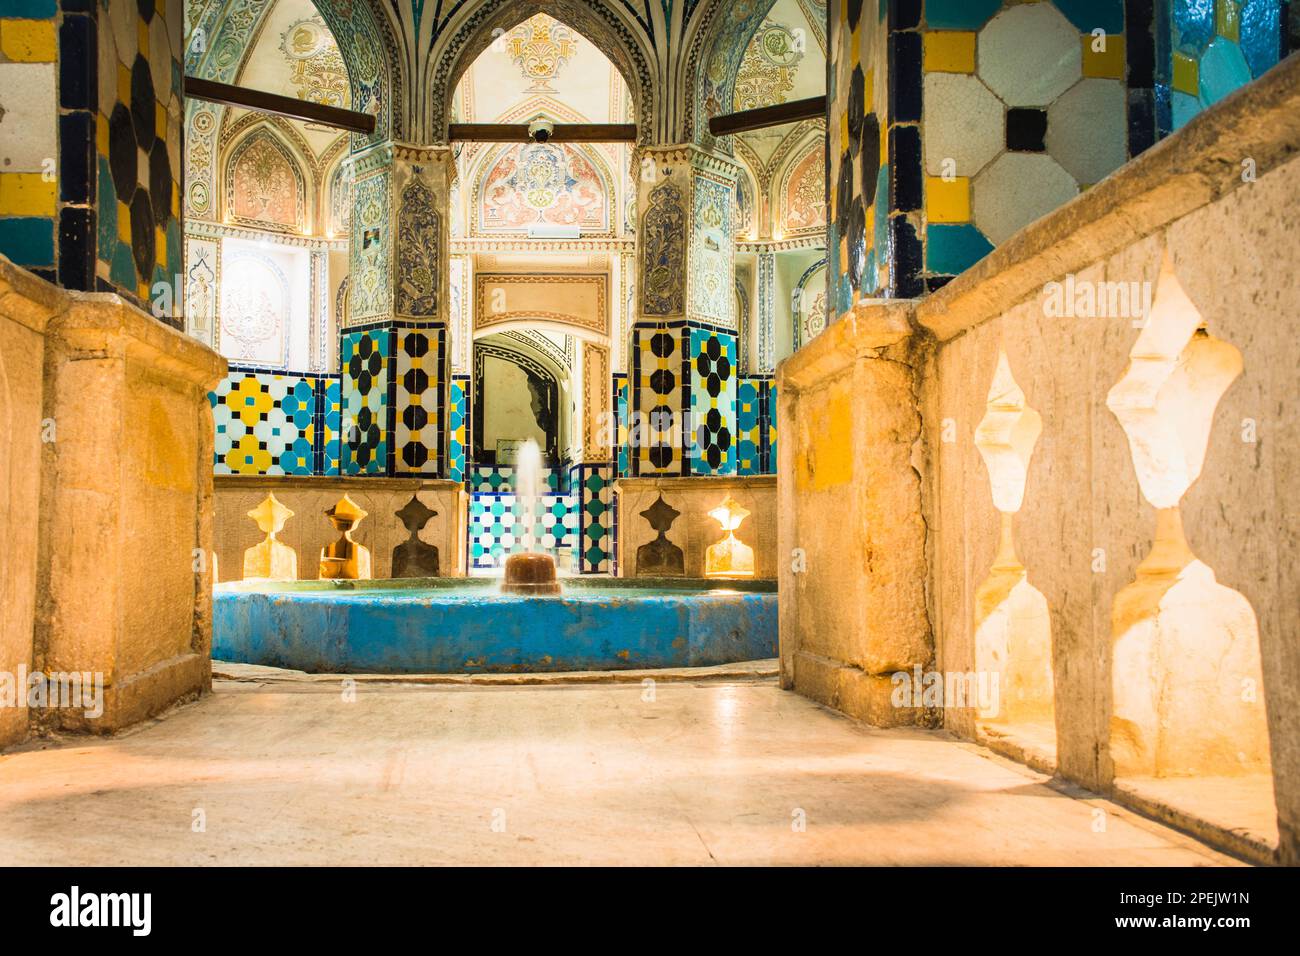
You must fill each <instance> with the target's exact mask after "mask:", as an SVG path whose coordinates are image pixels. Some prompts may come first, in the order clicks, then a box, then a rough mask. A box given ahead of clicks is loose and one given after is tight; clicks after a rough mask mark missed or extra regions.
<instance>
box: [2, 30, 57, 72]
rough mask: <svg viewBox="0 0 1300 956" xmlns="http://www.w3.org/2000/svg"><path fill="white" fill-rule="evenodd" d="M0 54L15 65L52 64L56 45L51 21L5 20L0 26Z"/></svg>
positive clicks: (55, 53) (55, 54)
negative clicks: (15, 63)
mask: <svg viewBox="0 0 1300 956" xmlns="http://www.w3.org/2000/svg"><path fill="white" fill-rule="evenodd" d="M0 52H3V53H4V55H5V56H6V57H8V58H9V59H10V60H13V61H14V62H17V63H53V62H54V61H55V60H56V59H58V43H57V41H56V39H55V34H54V21H53V20H5V21H4V23H3V24H0Z"/></svg>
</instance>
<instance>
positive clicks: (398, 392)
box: [339, 143, 454, 478]
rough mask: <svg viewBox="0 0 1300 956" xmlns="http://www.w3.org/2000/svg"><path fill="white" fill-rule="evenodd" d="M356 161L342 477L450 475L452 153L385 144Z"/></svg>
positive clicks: (343, 336) (343, 360)
mask: <svg viewBox="0 0 1300 956" xmlns="http://www.w3.org/2000/svg"><path fill="white" fill-rule="evenodd" d="M352 162H353V212H352V223H353V226H352V237H351V244H350V247H351V251H350V256H351V280H350V283H351V291H350V292H349V296H350V299H349V314H348V327H347V328H345V329H342V330H340V343H339V362H340V365H341V371H342V394H343V418H344V422H343V431H344V437H345V442H346V446H347V447H346V450H345V452H344V456H343V459H344V460H343V470H344V472H345V473H346V474H352V475H356V474H371V475H417V476H422V477H428V478H441V477H445V476H446V475H447V474H448V473H449V471H450V466H449V461H448V453H449V444H450V442H449V438H448V434H447V431H448V398H449V388H450V375H449V364H448V354H447V346H448V322H449V316H450V309H449V304H448V299H449V295H448V293H449V267H448V263H449V256H448V251H449V232H448V221H447V215H446V209H447V204H448V192H449V190H450V185H451V179H452V176H453V172H454V162H453V160H452V156H451V150H450V148H449V147H446V146H429V147H416V146H409V145H405V144H400V143H382V144H379V145H376V146H372V147H370V148H369V149H367V150H366V151H364V152H362V153H360V154H358V155H357V156H356V157H354V158H353V160H352Z"/></svg>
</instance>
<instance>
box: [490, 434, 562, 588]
mask: <svg viewBox="0 0 1300 956" xmlns="http://www.w3.org/2000/svg"><path fill="white" fill-rule="evenodd" d="M541 470H542V452H541V449H540V448H538V447H537V442H535V441H532V440H529V441H526V442H524V444H523V447H522V448H520V449H519V460H518V461H517V462H516V466H515V496H516V500H517V501H518V504H519V520H520V523H521V524H522V525H523V528H524V533H523V541H524V551H523V553H522V554H512V555H510V556H509V557H508V558H506V576H505V581H503V582H502V584H501V590H502V591H504V592H505V593H507V594H559V593H560V590H561V589H560V582H559V579H558V577H557V575H556V573H555V558H554V557H552V556H551V555H549V554H544V553H542V552H539V551H534V550H533V544H534V537H533V535H534V531H535V528H536V525H537V503H538V499H539V496H540V494H541Z"/></svg>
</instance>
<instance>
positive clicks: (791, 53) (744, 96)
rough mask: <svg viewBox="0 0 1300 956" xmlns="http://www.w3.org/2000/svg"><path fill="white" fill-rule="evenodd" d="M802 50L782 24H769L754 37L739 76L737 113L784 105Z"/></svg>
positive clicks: (741, 65) (735, 98) (736, 102)
mask: <svg viewBox="0 0 1300 956" xmlns="http://www.w3.org/2000/svg"><path fill="white" fill-rule="evenodd" d="M803 56H804V54H803V50H802V49H801V48H800V45H799V43H798V42H797V41H796V40H795V37H794V34H792V33H791V32H790V30H789V29H787V28H786V27H784V26H782V25H781V24H779V23H774V22H772V21H768V22H767V23H764V24H763V26H762V27H760V28H759V31H758V32H757V33H756V34H754V39H753V40H751V41H750V43H749V46H748V48H746V50H745V56H744V58H743V59H742V60H741V61H740V71H739V72H738V73H737V74H736V90H735V93H734V107H733V108H734V109H737V110H752V109H755V108H756V107H759V106H772V105H773V104H776V103H784V102H785V99H786V94H787V93H789V92H790V91H791V90H793V89H794V75H795V71H796V70H797V69H798V66H799V61H800V60H802V59H803Z"/></svg>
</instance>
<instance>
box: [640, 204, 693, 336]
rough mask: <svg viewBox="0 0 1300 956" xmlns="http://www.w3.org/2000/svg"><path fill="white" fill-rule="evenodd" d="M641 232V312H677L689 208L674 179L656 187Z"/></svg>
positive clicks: (675, 313)
mask: <svg viewBox="0 0 1300 956" xmlns="http://www.w3.org/2000/svg"><path fill="white" fill-rule="evenodd" d="M646 205H647V207H648V208H647V209H646V211H645V223H644V232H643V234H642V249H643V252H642V260H641V264H642V269H641V274H642V283H641V312H642V313H643V314H645V315H678V314H680V313H681V311H682V283H683V272H682V270H683V268H684V266H685V262H684V260H685V258H686V256H685V247H686V211H685V210H684V209H683V208H682V193H681V190H680V189H678V188H677V187H676V186H675V185H674V184H673V183H672V182H671V181H666V182H663V183H661V184H660V185H658V186H656V187H655V188H654V189H653V190H651V192H650V199H649V202H648V203H647V204H646Z"/></svg>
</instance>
